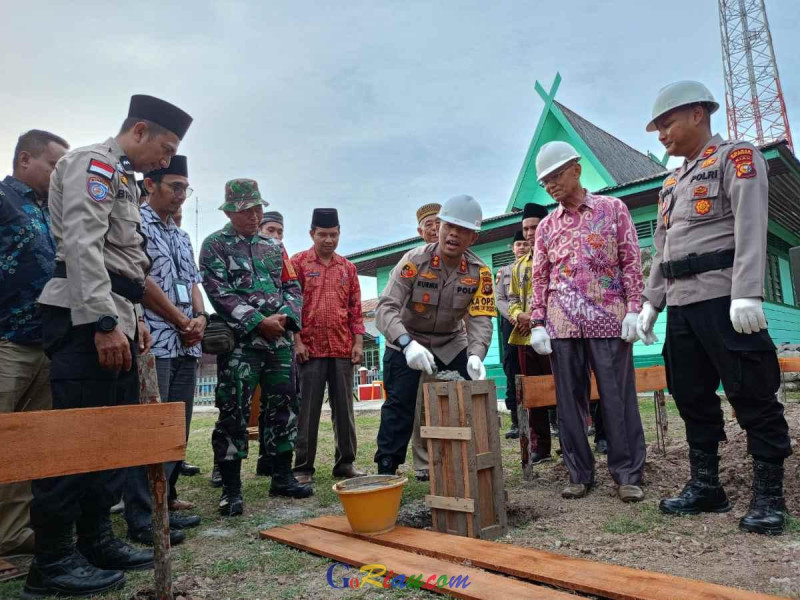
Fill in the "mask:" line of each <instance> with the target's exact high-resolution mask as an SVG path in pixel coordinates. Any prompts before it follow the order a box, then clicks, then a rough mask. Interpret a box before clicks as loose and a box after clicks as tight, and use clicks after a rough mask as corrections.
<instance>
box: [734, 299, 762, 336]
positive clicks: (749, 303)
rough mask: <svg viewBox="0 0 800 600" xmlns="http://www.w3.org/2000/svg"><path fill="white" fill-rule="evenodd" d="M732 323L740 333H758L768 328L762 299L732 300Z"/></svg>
mask: <svg viewBox="0 0 800 600" xmlns="http://www.w3.org/2000/svg"><path fill="white" fill-rule="evenodd" d="M731 323H733V328H734V329H735V330H736V331H738V332H739V333H758V332H759V331H761V330H762V329H766V328H767V318H766V317H765V316H764V308H763V306H762V302H761V299H760V298H737V299H736V300H731Z"/></svg>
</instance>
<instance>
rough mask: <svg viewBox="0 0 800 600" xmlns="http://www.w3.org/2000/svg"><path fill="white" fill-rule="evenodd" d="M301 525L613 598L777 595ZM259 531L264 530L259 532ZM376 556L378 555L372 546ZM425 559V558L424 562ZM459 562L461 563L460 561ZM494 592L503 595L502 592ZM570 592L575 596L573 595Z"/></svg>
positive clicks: (434, 538) (527, 551) (426, 539)
mask: <svg viewBox="0 0 800 600" xmlns="http://www.w3.org/2000/svg"><path fill="white" fill-rule="evenodd" d="M304 524H305V525H307V526H309V527H311V528H315V529H319V530H320V531H326V532H332V533H338V534H341V535H346V536H349V537H353V538H356V539H363V540H369V542H370V543H371V544H377V545H381V546H385V547H386V548H392V549H396V550H403V551H407V552H415V553H418V554H423V555H425V556H429V557H431V558H433V559H437V560H443V561H452V562H461V561H465V560H469V561H470V564H471V565H472V566H475V567H479V568H481V569H487V570H490V571H497V572H499V573H504V574H506V575H511V576H514V577H519V578H522V579H527V580H530V581H536V582H539V583H545V584H548V585H552V586H555V587H560V588H565V589H569V590H573V591H576V592H582V593H585V594H592V595H595V596H600V597H601V598H612V599H614V600H675V599H676V598H680V600H776V598H777V597H776V596H769V595H767V594H759V593H755V592H748V591H745V590H740V589H737V588H731V587H726V586H723V585H717V584H715V583H707V582H705V581H697V580H693V579H686V578H683V577H675V576H672V575H665V574H662V573H653V572H650V571H642V570H639V569H632V568H630V567H621V566H618V565H612V564H608V563H601V562H594V561H590V560H585V559H581V558H571V557H569V556H563V555H560V554H554V553H552V552H544V551H542V550H534V549H532V548H520V547H518V546H512V545H510V544H501V543H498V542H491V541H486V540H479V539H473V538H464V537H459V536H453V535H447V534H443V533H437V532H435V531H426V530H422V529H411V528H409V527H395V528H394V529H393V530H392V531H390V532H388V533H384V534H381V535H377V536H369V537H367V536H361V535H358V534H355V533H353V530H352V529H351V528H350V525H349V523H348V522H347V519H346V518H345V517H335V516H327V517H318V518H316V519H311V520H310V521H306V522H305V523H304ZM262 536H263V533H262ZM376 556H382V554H381V553H380V552H376ZM423 564H424V563H423ZM459 568H461V567H459ZM496 597H498V598H502V597H503V596H502V594H497V595H496ZM573 598H574V596H573Z"/></svg>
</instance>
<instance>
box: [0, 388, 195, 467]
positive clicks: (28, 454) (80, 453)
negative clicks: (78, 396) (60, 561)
mask: <svg viewBox="0 0 800 600" xmlns="http://www.w3.org/2000/svg"><path fill="white" fill-rule="evenodd" d="M0 440H3V447H4V448H13V449H14V457H15V458H14V460H3V461H0V483H11V482H14V481H28V480H30V479H43V478H45V477H54V476H56V475H72V474H74V473H89V472H92V471H104V470H106V469H119V468H122V467H133V466H139V465H149V464H152V463H162V462H168V461H173V460H182V459H183V458H184V456H185V453H186V414H185V407H184V405H183V402H169V403H166V404H148V405H132V406H106V407H102V408H78V409H68V410H45V411H34V412H18V413H6V414H1V415H0Z"/></svg>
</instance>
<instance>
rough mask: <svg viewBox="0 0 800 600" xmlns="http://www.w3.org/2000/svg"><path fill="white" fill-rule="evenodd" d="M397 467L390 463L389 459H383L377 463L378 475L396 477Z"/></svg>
mask: <svg viewBox="0 0 800 600" xmlns="http://www.w3.org/2000/svg"><path fill="white" fill-rule="evenodd" d="M396 474H397V465H395V464H394V463H393V462H392V459H391V458H388V457H384V458H382V459H381V460H380V461H379V462H378V475H396Z"/></svg>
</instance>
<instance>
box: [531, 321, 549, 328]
mask: <svg viewBox="0 0 800 600" xmlns="http://www.w3.org/2000/svg"><path fill="white" fill-rule="evenodd" d="M545 324H546V323H545V321H544V319H534V320H533V321H531V325H532V326H533V327H544V326H545Z"/></svg>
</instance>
